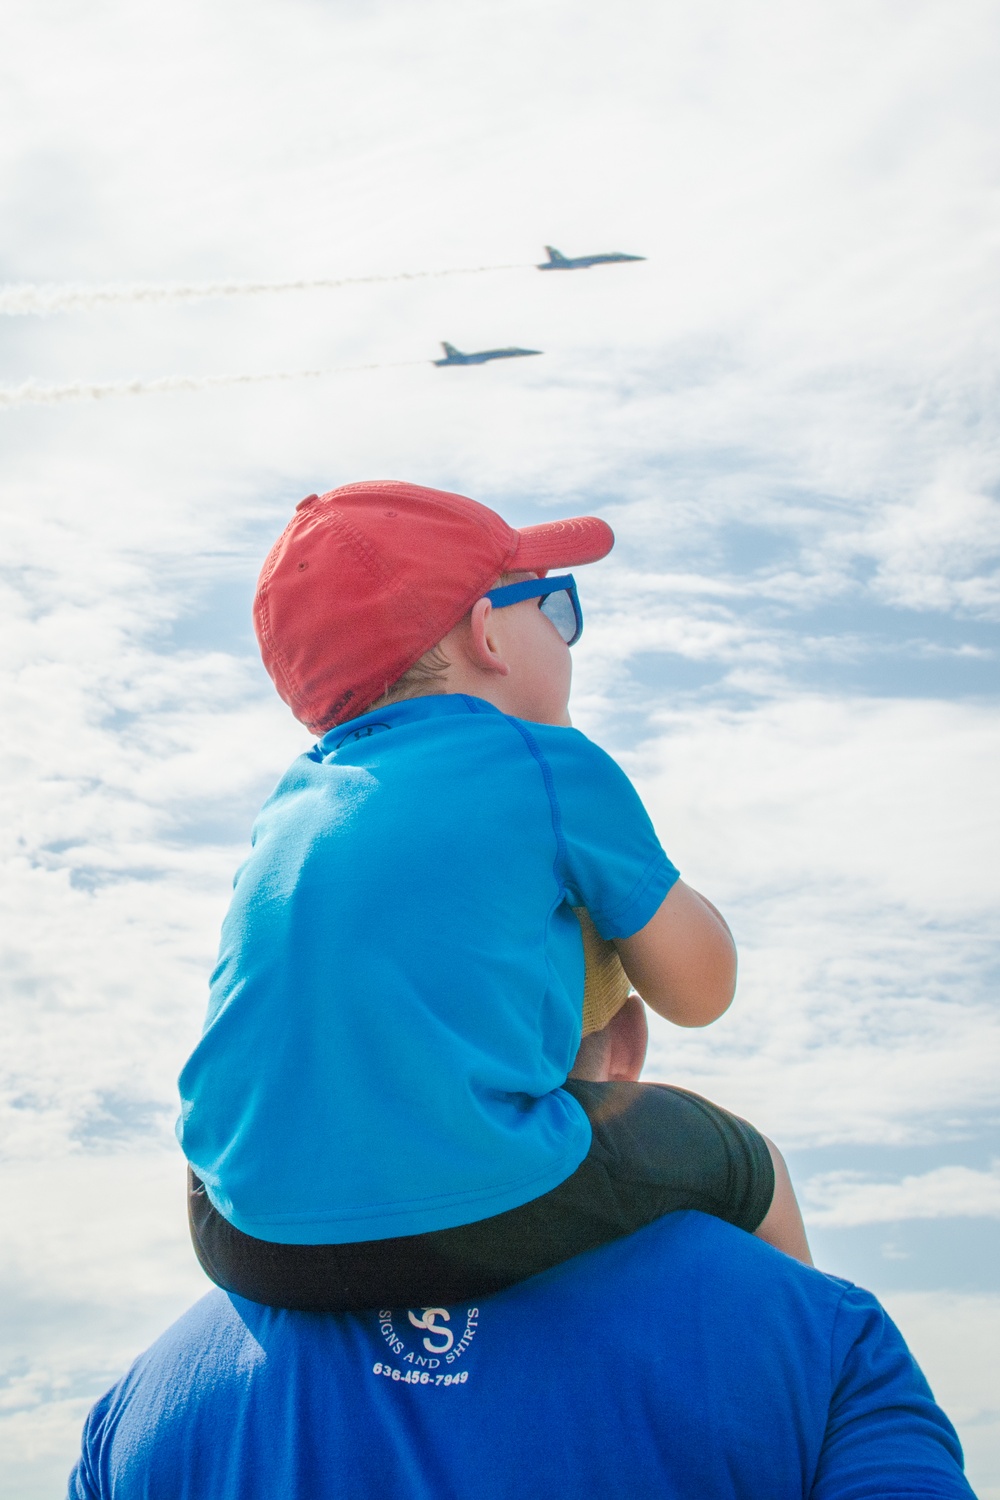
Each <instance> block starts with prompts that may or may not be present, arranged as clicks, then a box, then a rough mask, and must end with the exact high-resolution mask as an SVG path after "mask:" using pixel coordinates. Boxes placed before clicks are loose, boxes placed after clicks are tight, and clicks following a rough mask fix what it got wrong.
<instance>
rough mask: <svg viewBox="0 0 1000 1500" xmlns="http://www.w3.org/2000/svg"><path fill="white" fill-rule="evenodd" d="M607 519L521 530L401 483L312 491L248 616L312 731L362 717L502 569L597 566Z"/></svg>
mask: <svg viewBox="0 0 1000 1500" xmlns="http://www.w3.org/2000/svg"><path fill="white" fill-rule="evenodd" d="M614 541H615V538H614V532H613V531H612V530H611V527H610V526H609V525H608V524H607V522H606V521H599V520H597V519H596V518H595V517H594V516H578V517H577V518H575V519H574V520H571V521H546V522H544V523H543V524H542V525H541V526H525V527H524V528H523V529H522V530H520V531H516V530H515V529H514V528H513V527H512V526H508V525H507V522H506V521H504V520H503V519H502V517H500V516H498V515H497V513H496V511H493V510H489V509H488V508H487V506H485V505H480V504H478V502H477V501H475V500H467V499H466V498H465V496H464V495H451V494H448V493H447V492H446V491H444V490H430V489H425V488H424V487H423V486H422V485H419V484H404V483H401V482H400V481H398V480H366V481H364V482H362V483H360V484H345V485H342V486H341V487H340V489H336V490H330V491H329V492H328V493H327V494H325V495H308V496H307V497H306V499H305V500H302V501H300V503H299V504H298V505H297V506H296V508H295V515H294V516H293V517H292V519H291V521H290V522H289V523H288V525H287V526H286V527H285V530H284V531H283V532H282V534H281V536H280V537H279V538H278V540H277V541H276V542H275V544H274V546H273V547H272V548H271V551H270V553H269V554H268V557H267V561H266V562H265V563H264V567H263V569H262V570H261V575H260V579H259V580H258V583H257V596H256V598H255V599H254V606H253V619H254V628H255V630H256V632H257V640H258V642H259V644H260V653H261V656H262V657H263V659H264V665H265V667H266V668H267V670H268V672H269V673H270V676H271V678H272V680H273V682H274V685H275V687H276V688H277V689H278V692H279V694H280V696H281V697H282V698H283V699H284V700H285V702H286V703H287V704H288V706H289V708H290V709H291V710H292V713H293V714H294V715H295V717H296V718H297V719H299V720H300V721H301V722H302V723H303V724H305V725H306V726H307V728H309V729H310V730H312V732H313V733H314V734H323V733H325V731H326V730H328V729H332V727H333V726H334V725H335V724H339V723H341V722H342V721H343V720H345V719H351V718H354V717H355V716H356V715H357V714H361V713H364V711H365V709H366V708H368V707H369V705H370V704H372V703H374V702H375V700H376V699H377V698H380V697H381V696H382V694H383V693H384V692H385V690H386V688H388V687H390V686H391V685H392V683H394V682H395V681H396V680H397V679H398V678H400V677H401V676H402V675H403V673H404V672H406V671H407V670H408V669H409V668H410V667H412V666H413V664H414V662H416V661H419V659H420V657H421V656H423V654H424V652H425V651H429V650H430V648H431V646H434V645H436V644H437V642H438V641H440V640H441V639H442V638H443V637H444V636H446V635H447V634H448V631H449V630H451V629H452V627H453V626H455V625H457V624H458V622H459V620H461V619H462V617H463V616H464V615H466V614H467V613H468V612H469V610H470V609H471V608H472V606H473V605H474V604H475V602H476V600H477V599H481V598H482V596H483V594H484V593H485V592H486V590H487V589H489V588H492V586H493V585H494V584H495V583H496V580H497V579H498V578H499V576H500V574H501V573H512V572H525V573H542V574H544V573H546V572H547V571H548V569H549V568H553V567H567V566H571V565H573V564H577V563H588V562H597V561H598V560H599V559H600V558H602V557H605V556H607V554H608V553H609V552H610V551H611V548H612V547H613V546H614Z"/></svg>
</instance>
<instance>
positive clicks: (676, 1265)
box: [70, 997, 971, 1500]
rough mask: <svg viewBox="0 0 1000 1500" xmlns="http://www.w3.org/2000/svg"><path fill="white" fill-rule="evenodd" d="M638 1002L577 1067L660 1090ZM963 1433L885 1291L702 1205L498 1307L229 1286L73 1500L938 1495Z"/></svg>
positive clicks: (132, 1385)
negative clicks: (883, 1300) (811, 1263)
mask: <svg viewBox="0 0 1000 1500" xmlns="http://www.w3.org/2000/svg"><path fill="white" fill-rule="evenodd" d="M646 1040H647V1038H646V1022H645V1013H644V1011H643V1007H642V1004H641V1002H640V1001H639V1000H638V999H637V998H635V997H633V998H632V999H631V1000H629V1001H628V1002H626V1004H625V1006H624V1007H623V1008H622V1009H621V1010H619V1011H618V1013H617V1015H616V1016H615V1017H614V1019H613V1020H612V1021H611V1022H609V1024H608V1025H607V1026H606V1027H605V1028H604V1030H603V1031H599V1032H595V1033H594V1034H593V1035H592V1036H589V1037H587V1038H585V1040H584V1043H583V1045H582V1046H581V1049H580V1054H579V1056H578V1058H577V1063H576V1067H575V1068H574V1075H575V1076H576V1077H578V1078H583V1079H591V1080H593V1081H596V1082H601V1081H610V1080H618V1081H621V1082H626V1083H627V1082H629V1081H633V1080H635V1079H636V1078H638V1075H639V1072H640V1070H641V1068H642V1064H643V1060H644V1057H645V1051H646ZM961 1462H962V1460H961V1450H960V1448H959V1444H958V1440H957V1437H956V1436H955V1433H954V1431H953V1429H952V1427H951V1425H950V1423H949V1422H948V1420H947V1418H946V1417H945V1416H944V1414H943V1412H941V1410H940V1409H939V1408H938V1407H937V1406H936V1405H935V1403H934V1400H933V1398H932V1396H931V1393H930V1391H929V1389H928V1387H927V1384H926V1382H925V1381H924V1379H923V1376H922V1375H921V1373H920V1371H919V1370H918V1368H917V1366H916V1364H915V1363H914V1361H913V1359H912V1357H911V1355H910V1354H909V1352H908V1350H907V1348H906V1345H905V1344H904V1343H903V1340H902V1338H901V1337H900V1334H899V1333H898V1331H897V1330H896V1328H895V1327H894V1326H893V1324H892V1323H891V1322H890V1321H889V1319H888V1317H887V1316H886V1314H885V1313H884V1312H883V1311H882V1309H881V1308H880V1307H879V1305H878V1303H877V1302H876V1301H875V1299H874V1298H873V1297H872V1296H870V1295H869V1294H868V1293H867V1292H862V1291H859V1290H858V1289H857V1288H855V1287H852V1286H850V1285H848V1284H847V1283H845V1282H842V1281H836V1280H834V1279H832V1278H830V1277H827V1276H824V1275H822V1274H821V1273H820V1272H818V1271H815V1270H812V1269H811V1268H809V1267H807V1266H804V1265H801V1264H800V1263H799V1262H797V1261H794V1260H792V1259H790V1258H789V1257H787V1256H785V1255H783V1254H781V1252H780V1251H777V1250H774V1249H772V1248H771V1247H770V1246H769V1245H766V1244H764V1243H762V1242H761V1241H760V1240H759V1239H756V1238H754V1237H753V1236H751V1235H749V1234H745V1233H743V1232H741V1231H740V1230H738V1229H734V1228H732V1227H731V1226H730V1225H728V1224H725V1223H723V1222H721V1221H720V1220H718V1219H712V1218H708V1217H707V1216H705V1215H702V1214H699V1213H694V1212H681V1213H676V1214H672V1215H669V1216H668V1217H666V1218H665V1219H661V1220H658V1221H657V1222H656V1223H654V1224H652V1225H650V1226H649V1227H648V1228H646V1229H642V1230H640V1231H639V1232H638V1233H636V1234H633V1235H630V1236H629V1237H628V1238H626V1239H621V1240H616V1241H614V1242H613V1243H611V1244H609V1245H606V1246H604V1247H603V1248H601V1249H599V1250H595V1251H592V1252H590V1253H589V1254H586V1255H581V1256H578V1257H577V1258H576V1259H574V1260H571V1261H568V1262H566V1263H565V1264H563V1265H561V1266H558V1267H556V1269H554V1270H552V1271H548V1272H546V1273H545V1274H543V1275H541V1276H536V1277H534V1278H532V1279H531V1280H530V1281H527V1282H524V1283H522V1284H521V1285H519V1286H515V1287H513V1288H511V1289H510V1290H508V1291H506V1292H503V1293H500V1294H499V1295H498V1296H496V1297H493V1298H490V1299H487V1300H485V1301H482V1302H480V1303H479V1304H477V1305H473V1304H471V1303H470V1304H465V1305H461V1306H456V1307H448V1308H444V1307H426V1308H409V1309H406V1308H403V1309H398V1308H395V1309H391V1310H390V1309H384V1310H382V1311H381V1312H372V1313H356V1314H355V1313H348V1314H342V1315H338V1316H334V1315H332V1314H322V1313H301V1312H286V1311H279V1310H275V1309H273V1308H268V1307H263V1306H260V1305H258V1304H257V1303H253V1302H248V1301H244V1300H242V1299H240V1298H237V1297H232V1296H227V1295H226V1294H225V1293H223V1292H221V1291H218V1290H216V1291H212V1292H210V1293H209V1294H208V1296H207V1297H205V1298H203V1299H202V1301H201V1302H199V1303H197V1304H196V1306H195V1307H193V1308H192V1309H191V1310H190V1312H188V1313H187V1314H186V1315H185V1316H184V1317H183V1318H181V1319H180V1321H179V1322H178V1323H176V1324H175V1325H174V1327H173V1328H171V1329H169V1330H168V1332H167V1333H166V1334H164V1336H163V1337H162V1338H161V1339H160V1340H158V1342H157V1343H156V1344H154V1345H153V1347H152V1348H151V1349H150V1350H148V1351H147V1353H146V1354H144V1355H142V1356H141V1357H140V1358H139V1360H138V1361H137V1362H136V1364H135V1365H134V1366H133V1368H132V1370H131V1371H130V1372H129V1373H128V1375H126V1376H125V1378H124V1379H123V1380H122V1381H120V1382H119V1384H118V1385H117V1386H115V1387H114V1389H113V1390H112V1391H110V1392H109V1393H108V1395H107V1396H105V1397H104V1398H103V1399H102V1400H101V1401H99V1402H98V1403H97V1405H96V1406H95V1407H94V1409H93V1411H92V1412H91V1414H90V1417H89V1418H88V1420H87V1423H86V1426H85V1429H84V1436H83V1453H82V1457H81V1459H80V1462H79V1464H78V1465H77V1467H76V1469H75V1470H74V1473H73V1475H72V1477H71V1480H70V1496H71V1500H111V1497H112V1496H113V1497H114V1500H133V1497H136V1500H137V1497H139V1496H142V1497H144V1500H161V1497H162V1500H168V1497H169V1500H333V1497H337V1500H362V1497H364V1500H368V1497H376V1496H377V1497H378V1500H396V1497H398V1500H403V1497H406V1500H422V1497H426V1500H431V1497H433V1500H446V1497H448V1500H452V1497H454V1500H460V1497H465V1496H470V1497H475V1500H500V1497H514V1496H517V1497H518V1500H521V1497H523V1496H530V1497H532V1500H547V1497H552V1500H555V1497H560V1500H563V1497H567V1496H573V1497H587V1496H594V1497H601V1500H608V1497H610V1496H622V1497H626V1496H627V1497H629V1500H638V1497H644V1496H654V1495H655V1496H671V1497H678V1500H713V1497H722V1496H725V1497H727V1500H728V1497H732V1500H786V1497H788V1500H792V1497H797V1500H805V1497H807V1496H808V1497H810V1500H833V1497H837V1500H876V1497H878V1500H917V1497H920V1500H928V1497H938V1500H944V1497H949V1500H950V1497H959V1496H964V1497H968V1496H969V1495H970V1494H971V1491H970V1489H969V1486H968V1485H967V1483H966V1481H965V1479H964V1478H963V1475H962V1470H961Z"/></svg>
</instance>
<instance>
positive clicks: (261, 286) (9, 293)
mask: <svg viewBox="0 0 1000 1500" xmlns="http://www.w3.org/2000/svg"><path fill="white" fill-rule="evenodd" d="M529 269H531V266H530V265H529V263H528V262H525V263H524V264H522V265H509V266H453V267H452V268H451V269H450V270H445V271H397V272H395V273H394V274H393V275H390V276H342V277H339V278H337V279H333V278H330V277H321V278H318V279H316V280H301V281H192V282H188V283H184V282H179V283H177V284H176V285H170V284H169V283H163V284H157V283H155V282H150V283H148V284H146V283H134V284H128V283H120V284H118V285H115V284H111V285H109V286H90V287H88V286H56V285H54V286H33V285H31V284H30V283H26V284H24V285H22V286H2V287H0V314H6V315H7V316H8V317H15V316H19V315H23V314H26V313H34V314H37V315H40V316H45V315H46V314H47V313H55V312H75V311H81V310H86V309H89V308H97V307H107V306H108V305H109V304H111V303H115V302H197V301H201V300H202V299H204V298H207V297H258V296H261V295H262V294H264V293H269V292H312V291H319V290H324V289H326V288H329V287H341V286H373V285H375V284H376V283H378V282H387V281H425V280H428V279H430V278H433V277H441V276H485V275H488V274H489V273H490V272H493V271H524V270H529Z"/></svg>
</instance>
